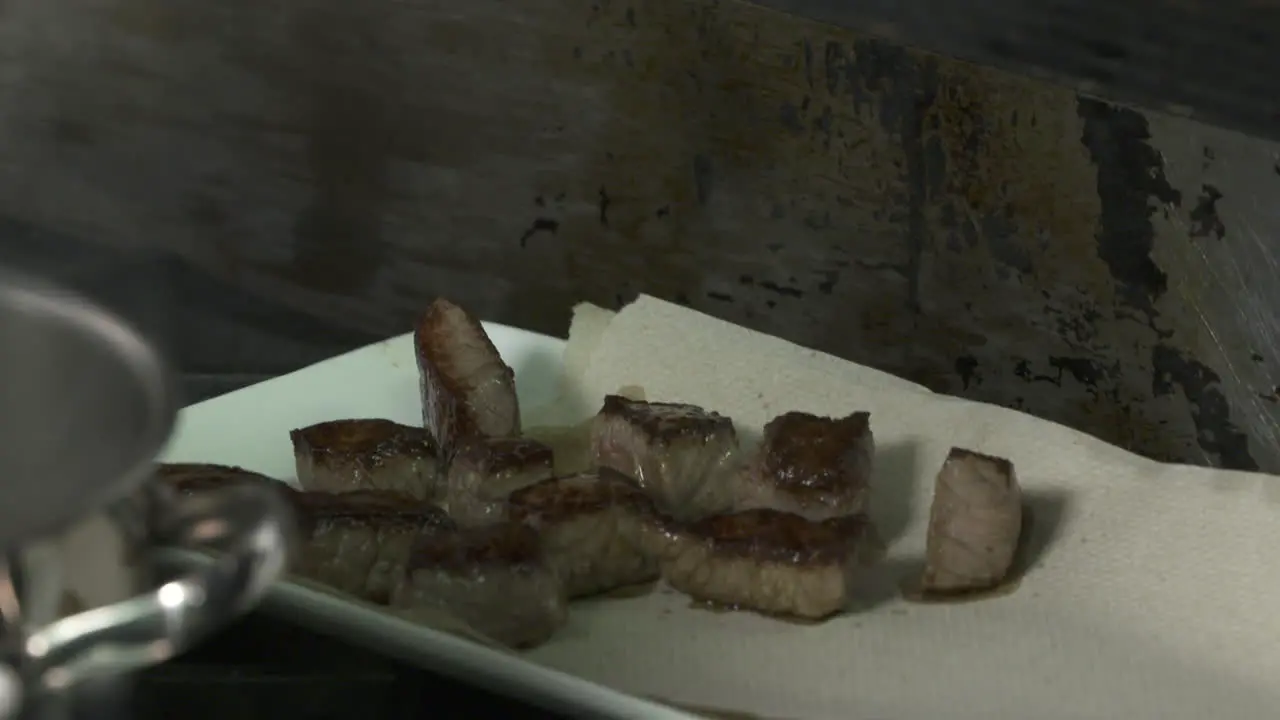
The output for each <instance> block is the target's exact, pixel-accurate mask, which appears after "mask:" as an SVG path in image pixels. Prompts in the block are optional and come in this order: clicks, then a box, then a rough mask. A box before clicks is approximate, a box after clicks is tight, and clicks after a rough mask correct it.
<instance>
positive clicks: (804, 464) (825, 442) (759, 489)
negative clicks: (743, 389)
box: [738, 412, 875, 521]
mask: <svg viewBox="0 0 1280 720" xmlns="http://www.w3.org/2000/svg"><path fill="white" fill-rule="evenodd" d="M870 419H871V415H870V413H865V412H859V413H854V414H852V415H849V416H848V417H843V418H838V419H837V418H825V417H818V416H816V415H810V414H809V413H802V412H789V413H785V414H783V415H779V416H778V417H776V418H774V419H773V420H770V421H769V424H768V425H765V426H764V439H763V440H761V442H760V447H759V448H758V449H757V450H756V455H755V458H754V459H753V460H752V462H751V464H750V465H749V466H748V467H747V470H746V472H745V473H744V474H743V482H742V489H741V493H742V494H741V496H740V497H739V500H738V507H739V508H740V509H743V510H749V509H752V508H774V509H777V510H785V511H787V512H790V513H795V514H797V515H802V516H804V517H806V518H808V519H810V520H815V521H817V520H826V519H828V518H832V517H839V516H841V515H856V514H858V513H862V512H864V511H865V510H866V504H867V488H868V487H869V483H870V481H871V460H872V456H873V455H874V453H875V440H874V438H873V437H872V435H871V423H870Z"/></svg>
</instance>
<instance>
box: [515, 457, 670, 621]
mask: <svg viewBox="0 0 1280 720" xmlns="http://www.w3.org/2000/svg"><path fill="white" fill-rule="evenodd" d="M511 518H512V519H513V520H517V521H520V522H524V523H525V524H527V525H529V526H531V527H533V528H535V529H536V530H537V531H538V534H539V536H541V538H542V550H543V553H545V555H546V558H547V562H549V563H550V564H551V566H552V567H553V568H555V570H556V573H557V574H558V575H559V577H560V580H561V581H562V582H563V583H564V584H565V588H566V591H567V592H568V593H569V597H571V598H573V597H583V596H586V595H595V594H597V593H601V592H605V591H606V590H613V589H615V588H619V587H623V586H625V585H635V584H638V583H642V582H648V581H650V580H656V579H657V577H658V559H657V556H656V554H655V553H653V552H652V551H651V548H652V545H651V540H650V539H651V537H652V536H653V535H654V533H655V531H656V530H657V528H658V527H659V523H658V518H657V513H656V511H655V510H654V507H653V501H651V500H650V499H649V498H648V497H647V496H645V494H644V493H642V492H641V491H640V489H639V488H637V487H636V486H635V485H634V484H633V483H631V482H630V480H628V479H627V478H625V477H624V476H622V475H619V474H617V473H615V472H614V471H612V470H609V469H607V468H602V469H600V470H598V471H596V472H588V473H581V474H578V475H572V476H569V477H563V478H556V479H554V480H547V481H545V482H540V483H538V484H537V485H533V486H530V487H527V488H525V489H523V490H519V491H517V492H515V493H512V495H511Z"/></svg>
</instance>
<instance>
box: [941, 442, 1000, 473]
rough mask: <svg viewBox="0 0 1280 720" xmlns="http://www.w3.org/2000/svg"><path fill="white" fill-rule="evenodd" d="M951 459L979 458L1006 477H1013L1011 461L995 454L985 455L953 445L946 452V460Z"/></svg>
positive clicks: (949, 460)
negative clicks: (949, 450)
mask: <svg viewBox="0 0 1280 720" xmlns="http://www.w3.org/2000/svg"><path fill="white" fill-rule="evenodd" d="M953 460H980V461H982V462H987V463H991V465H992V466H993V467H994V468H995V469H996V472H998V473H1000V474H1001V475H1003V476H1005V477H1006V478H1007V479H1009V480H1012V479H1013V463H1012V462H1011V461H1009V460H1007V459H1006V458H1002V457H996V456H995V455H985V454H983V453H980V452H974V451H973V450H966V449H965V448H959V447H953V448H951V452H949V453H947V462H951V461H953Z"/></svg>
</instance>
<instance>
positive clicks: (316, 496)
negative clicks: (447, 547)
mask: <svg viewBox="0 0 1280 720" xmlns="http://www.w3.org/2000/svg"><path fill="white" fill-rule="evenodd" d="M296 497H297V500H296V502H297V506H298V508H299V514H300V515H301V517H302V519H303V521H304V537H305V543H304V547H303V551H302V552H301V553H300V556H299V557H297V558H296V561H295V563H294V567H293V570H294V572H296V573H298V574H299V575H301V576H303V577H306V578H308V579H310V580H315V581H316V582H319V583H322V584H324V585H328V586H329V587H332V588H334V589H335V590H340V591H342V592H345V593H348V594H351V595H354V596H356V597H358V598H361V599H363V600H368V601H370V602H375V603H386V602H387V601H388V600H389V599H390V596H391V590H392V587H393V586H394V585H395V583H396V581H397V579H398V578H399V577H400V576H401V575H403V573H404V571H405V567H406V566H407V564H408V560H409V553H410V550H411V549H412V547H413V543H414V541H415V539H416V538H417V536H418V534H419V533H421V532H422V531H423V530H424V529H427V528H435V527H449V526H451V525H452V523H451V521H450V520H449V519H448V517H447V516H445V514H444V512H443V511H442V510H439V509H437V508H435V507H432V506H430V505H427V504H425V503H423V502H421V501H419V500H415V499H414V498H411V497H409V496H407V495H401V494H398V493H391V492H387V491H377V490H357V491H353V492H347V493H322V492H306V493H298V494H297V496H296Z"/></svg>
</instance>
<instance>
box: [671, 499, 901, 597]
mask: <svg viewBox="0 0 1280 720" xmlns="http://www.w3.org/2000/svg"><path fill="white" fill-rule="evenodd" d="M879 550H880V548H879V547H878V541H877V540H876V538H875V536H874V531H873V530H872V528H871V524H870V523H869V522H868V521H867V519H866V518H865V517H864V516H861V515H852V516H846V517H840V518H833V519H830V520H825V521H822V522H813V521H811V520H807V519H805V518H803V517H801V516H799V515H795V514H792V513H787V512H782V511H780V510H770V509H756V510H747V511H744V512H739V513H734V514H731V515H719V516H716V517H710V518H705V519H703V520H700V521H698V522H696V523H693V524H692V525H689V526H687V527H685V528H683V529H681V530H677V531H674V532H672V533H671V539H670V542H669V544H668V547H667V550H666V553H665V557H664V558H663V560H662V577H663V578H664V579H665V580H666V581H667V583H668V584H670V585H671V586H672V587H673V588H675V589H676V590H679V591H681V592H683V593H685V594H687V595H690V596H692V597H694V598H696V599H699V600H705V601H708V602H713V603H717V604H721V605H725V606H729V607H733V608H741V609H749V610H756V611H759V612H763V613H767V614H772V615H790V616H795V617H800V618H807V619H813V620H817V619H822V618H825V617H828V616H831V615H834V614H836V613H838V612H841V611H842V610H844V609H845V608H846V607H848V605H849V603H850V600H851V599H852V594H853V589H854V585H855V580H856V576H857V574H858V568H859V565H861V564H863V562H864V561H865V560H866V559H868V558H869V557H873V556H874V555H876V554H877V553H878V552H879Z"/></svg>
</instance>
